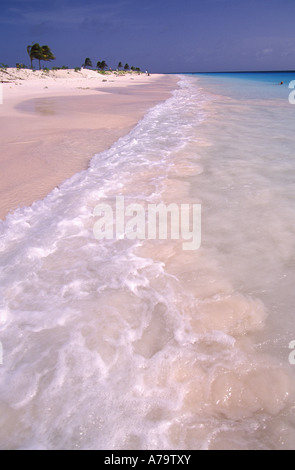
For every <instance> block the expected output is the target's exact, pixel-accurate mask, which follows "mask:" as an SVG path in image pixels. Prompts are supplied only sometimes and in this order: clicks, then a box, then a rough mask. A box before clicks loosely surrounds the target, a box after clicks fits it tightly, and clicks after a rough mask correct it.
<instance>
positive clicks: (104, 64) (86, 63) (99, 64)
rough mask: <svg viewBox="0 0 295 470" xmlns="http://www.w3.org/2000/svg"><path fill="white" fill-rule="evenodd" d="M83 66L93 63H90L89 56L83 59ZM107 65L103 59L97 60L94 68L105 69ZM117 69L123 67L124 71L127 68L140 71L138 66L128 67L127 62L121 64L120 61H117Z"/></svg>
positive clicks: (89, 65) (90, 65)
mask: <svg viewBox="0 0 295 470" xmlns="http://www.w3.org/2000/svg"><path fill="white" fill-rule="evenodd" d="M82 67H83V68H87V67H90V68H92V67H93V65H92V60H91V59H90V58H89V57H86V59H85V61H84V64H83V65H82ZM107 67H108V65H107V63H106V61H105V60H103V61H98V62H97V64H96V68H97V69H98V70H105V69H106V68H107ZM117 69H118V70H122V69H124V70H125V71H128V70H132V71H133V72H140V68H139V67H129V65H128V64H125V65H124V66H123V64H122V62H119V63H118V66H117Z"/></svg>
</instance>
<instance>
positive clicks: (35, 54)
mask: <svg viewBox="0 0 295 470" xmlns="http://www.w3.org/2000/svg"><path fill="white" fill-rule="evenodd" d="M27 52H28V54H29V56H30V59H31V68H33V60H34V59H38V60H39V65H40V58H41V46H40V44H38V43H37V42H36V43H35V44H32V45H31V46H27Z"/></svg>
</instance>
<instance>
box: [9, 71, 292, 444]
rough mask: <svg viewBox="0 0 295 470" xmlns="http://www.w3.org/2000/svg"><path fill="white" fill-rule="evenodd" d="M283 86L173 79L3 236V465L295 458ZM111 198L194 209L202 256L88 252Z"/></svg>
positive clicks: (106, 245) (124, 242) (176, 247)
mask: <svg viewBox="0 0 295 470" xmlns="http://www.w3.org/2000/svg"><path fill="white" fill-rule="evenodd" d="M249 78H250V77H249ZM279 80H280V79H278V77H277V75H274V76H273V77H271V76H270V75H268V76H267V81H263V80H260V81H259V80H253V79H249V80H248V79H246V80H245V76H244V75H243V77H242V78H240V76H238V77H234V76H233V75H230V76H225V75H223V76H220V75H218V76H216V75H212V74H210V76H209V75H208V76H205V75H196V76H194V75H189V76H187V75H186V76H180V77H179V88H178V89H177V90H175V92H174V94H173V96H172V97H171V98H170V99H169V100H167V101H166V102H165V103H161V104H159V105H158V106H156V107H155V108H153V109H151V110H150V111H149V112H148V113H147V115H146V116H145V118H144V119H143V120H142V121H141V122H139V123H138V125H137V126H136V127H135V128H134V129H133V130H132V131H131V133H130V134H128V135H127V136H125V137H124V138H122V139H120V140H119V141H118V142H117V143H116V144H114V145H113V146H112V148H111V149H109V150H107V151H106V152H103V153H100V154H97V155H95V156H94V157H93V159H92V161H91V164H90V167H89V169H88V170H86V171H84V172H81V173H79V174H77V175H75V176H74V177H73V178H71V179H69V180H67V181H66V182H65V183H64V184H63V185H61V186H60V187H59V188H56V189H55V190H54V191H53V192H52V193H51V194H49V195H48V196H47V197H46V198H45V199H44V200H42V201H37V202H36V203H34V204H33V205H32V206H31V207H27V208H23V209H20V210H17V211H15V212H14V213H12V214H10V215H9V216H8V217H7V219H6V220H5V221H3V222H1V225H0V231H1V239H0V293H1V297H0V299H1V301H0V302H1V303H0V341H1V345H2V356H3V357H2V362H3V363H2V364H1V365H0V384H1V387H0V410H1V413H0V447H1V448H2V449H6V448H8V449H110V450H113V449H155V450H157V449H159V450H163V449H167V450H168V449H170V450H178V449H179V450H180V449H294V442H295V426H294V423H295V417H294V397H295V395H294V383H295V381H294V377H295V376H294V366H293V365H291V364H290V363H289V354H290V349H289V347H288V346H289V342H290V341H292V340H294V339H295V327H294V311H293V309H294V304H295V298H294V282H295V269H294V266H295V233H294V232H295V228H294V220H295V204H294V201H295V190H294V187H295V184H294V183H295V176H294V175H295V172H294V170H295V168H294V167H295V162H294V150H295V141H294V132H293V130H294V124H293V122H294V119H293V117H294V112H295V107H294V106H292V105H290V103H289V102H288V89H287V87H286V86H285V85H284V86H278V85H277V84H276V82H277V81H279ZM118 196H120V197H122V196H124V198H125V202H126V204H127V203H128V204H129V203H130V204H131V203H132V204H133V203H135V204H140V205H142V206H146V204H149V203H153V204H155V203H156V204H157V203H161V202H162V203H165V204H166V205H168V204H170V203H174V204H176V205H178V206H180V205H181V204H195V203H196V204H201V206H202V230H201V232H202V244H201V247H200V248H199V249H198V250H195V251H184V250H183V247H182V240H181V239H180V240H171V239H169V238H168V239H167V240H148V239H144V240H143V239H140V238H138V239H134V240H130V239H129V238H126V237H125V238H124V237H122V236H121V238H119V239H107V240H97V239H96V238H95V236H94V232H93V228H94V225H95V223H96V222H97V216H96V214H95V207H96V206H97V205H98V204H100V203H105V204H108V205H109V206H110V207H113V208H114V205H115V200H116V197H118Z"/></svg>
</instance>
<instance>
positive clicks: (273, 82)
mask: <svg viewBox="0 0 295 470" xmlns="http://www.w3.org/2000/svg"><path fill="white" fill-rule="evenodd" d="M189 75H193V74H189ZM195 76H197V77H198V78H199V80H200V85H202V84H204V85H205V86H206V89H207V90H210V91H212V93H214V91H215V90H216V89H217V90H218V92H220V93H222V94H224V95H225V96H227V95H229V96H231V97H233V98H237V99H239V98H241V99H249V100H253V99H272V100H278V99H280V100H286V99H287V100H288V96H289V93H290V91H291V90H290V89H289V88H288V85H289V83H290V82H291V81H292V80H294V79H295V72H253V73H246V72H245V73H208V74H205V73H203V74H195ZM281 82H283V84H282V85H281Z"/></svg>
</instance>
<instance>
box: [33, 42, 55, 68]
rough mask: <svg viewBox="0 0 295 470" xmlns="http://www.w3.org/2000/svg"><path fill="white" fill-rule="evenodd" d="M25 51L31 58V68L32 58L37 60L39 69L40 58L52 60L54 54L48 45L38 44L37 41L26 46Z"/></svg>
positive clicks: (46, 60)
mask: <svg viewBox="0 0 295 470" xmlns="http://www.w3.org/2000/svg"><path fill="white" fill-rule="evenodd" d="M27 52H28V54H29V56H30V59H31V68H33V60H34V59H37V60H39V69H41V60H45V62H48V61H50V60H54V59H55V56H54V54H53V53H52V52H51V50H50V47H49V46H40V44H38V43H37V42H36V43H35V44H32V45H31V46H27Z"/></svg>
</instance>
